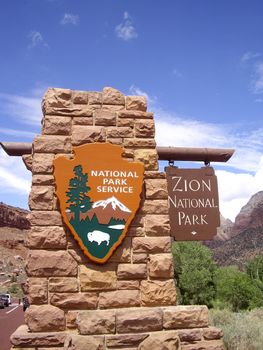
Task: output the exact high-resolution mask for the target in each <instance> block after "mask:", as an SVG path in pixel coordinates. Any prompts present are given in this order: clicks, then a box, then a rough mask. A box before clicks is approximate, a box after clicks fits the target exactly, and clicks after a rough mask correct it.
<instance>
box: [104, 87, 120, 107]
mask: <svg viewBox="0 0 263 350" xmlns="http://www.w3.org/2000/svg"><path fill="white" fill-rule="evenodd" d="M102 103H103V104H108V105H125V96H124V95H123V94H122V93H121V92H120V91H118V90H116V89H114V88H112V87H105V88H103V90H102Z"/></svg>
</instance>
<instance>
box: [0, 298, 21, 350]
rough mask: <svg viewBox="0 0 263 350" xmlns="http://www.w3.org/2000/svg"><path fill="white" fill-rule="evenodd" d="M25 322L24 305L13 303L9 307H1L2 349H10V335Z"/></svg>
mask: <svg viewBox="0 0 263 350" xmlns="http://www.w3.org/2000/svg"><path fill="white" fill-rule="evenodd" d="M23 323H25V322H24V312H23V308H22V305H18V304H17V303H13V304H12V305H10V306H9V307H5V308H4V309H0V349H1V350H10V348H11V343H10V341H9V338H10V335H11V334H12V333H13V332H14V331H15V330H16V329H17V327H18V326H20V325H21V324H23Z"/></svg>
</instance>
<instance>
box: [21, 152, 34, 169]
mask: <svg viewBox="0 0 263 350" xmlns="http://www.w3.org/2000/svg"><path fill="white" fill-rule="evenodd" d="M22 160H23V162H24V164H25V166H26V168H27V170H29V171H32V166H33V157H32V155H31V154H23V155H22Z"/></svg>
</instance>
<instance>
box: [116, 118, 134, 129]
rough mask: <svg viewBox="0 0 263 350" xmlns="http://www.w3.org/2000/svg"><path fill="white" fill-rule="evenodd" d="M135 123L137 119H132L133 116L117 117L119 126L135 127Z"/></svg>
mask: <svg viewBox="0 0 263 350" xmlns="http://www.w3.org/2000/svg"><path fill="white" fill-rule="evenodd" d="M134 123H135V120H134V119H132V118H118V119H117V126H118V127H124V126H126V127H130V128H133V127H134Z"/></svg>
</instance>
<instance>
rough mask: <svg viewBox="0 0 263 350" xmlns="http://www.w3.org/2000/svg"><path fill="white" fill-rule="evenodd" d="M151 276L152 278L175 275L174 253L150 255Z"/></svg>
mask: <svg viewBox="0 0 263 350" xmlns="http://www.w3.org/2000/svg"><path fill="white" fill-rule="evenodd" d="M149 258H150V259H149V264H148V268H149V276H150V277H151V278H172V277H173V275H174V269H173V257H172V254H154V255H150V256H149Z"/></svg>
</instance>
